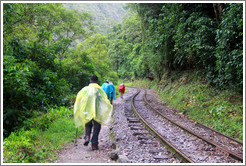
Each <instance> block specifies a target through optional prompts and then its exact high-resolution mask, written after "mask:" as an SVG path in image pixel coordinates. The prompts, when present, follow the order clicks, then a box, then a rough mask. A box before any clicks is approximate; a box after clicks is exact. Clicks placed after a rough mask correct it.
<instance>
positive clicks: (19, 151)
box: [3, 107, 83, 163]
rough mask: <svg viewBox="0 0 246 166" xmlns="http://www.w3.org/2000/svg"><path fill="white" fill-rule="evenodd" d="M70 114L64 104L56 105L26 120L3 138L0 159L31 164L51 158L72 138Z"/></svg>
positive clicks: (72, 129) (73, 136)
mask: <svg viewBox="0 0 246 166" xmlns="http://www.w3.org/2000/svg"><path fill="white" fill-rule="evenodd" d="M72 115H73V112H72V111H71V110H70V109H68V108H67V107H58V108H56V109H51V110H50V111H48V113H47V114H43V115H41V116H38V114H36V118H30V119H28V120H26V121H25V122H24V127H23V128H21V129H20V130H16V131H15V132H12V133H11V134H10V136H9V137H8V138H5V139H4V142H3V162H4V163H35V162H50V161H52V160H48V159H55V158H56V152H57V150H59V149H60V148H62V147H63V146H64V145H65V143H67V142H71V141H73V140H74V138H75V126H74V122H73V119H72V118H71V117H72ZM82 132H83V131H79V134H82Z"/></svg>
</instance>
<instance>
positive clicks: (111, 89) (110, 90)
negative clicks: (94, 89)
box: [101, 83, 116, 100]
mask: <svg viewBox="0 0 246 166" xmlns="http://www.w3.org/2000/svg"><path fill="white" fill-rule="evenodd" d="M101 87H102V89H103V90H104V92H105V93H106V94H107V96H108V99H109V100H110V99H111V94H112V95H113V96H112V97H113V99H114V100H115V97H116V95H115V87H114V85H113V84H109V83H103V84H102V86H101Z"/></svg>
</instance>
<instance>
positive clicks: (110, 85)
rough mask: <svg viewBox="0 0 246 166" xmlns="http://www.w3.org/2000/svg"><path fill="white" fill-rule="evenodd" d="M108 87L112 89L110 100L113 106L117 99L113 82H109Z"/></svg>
mask: <svg viewBox="0 0 246 166" xmlns="http://www.w3.org/2000/svg"><path fill="white" fill-rule="evenodd" d="M108 86H109V87H110V96H109V100H110V103H111V104H112V103H113V100H115V98H116V94H115V87H114V84H113V83H112V82H109V84H108Z"/></svg>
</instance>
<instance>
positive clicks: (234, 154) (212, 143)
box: [144, 90, 243, 162]
mask: <svg viewBox="0 0 246 166" xmlns="http://www.w3.org/2000/svg"><path fill="white" fill-rule="evenodd" d="M144 102H145V103H146V104H147V105H148V106H149V107H150V108H151V109H153V110H154V111H155V112H157V113H158V114H159V115H160V116H162V117H163V118H165V119H167V120H168V121H169V122H171V123H173V124H175V125H176V126H178V127H180V128H182V129H184V130H185V131H187V132H189V133H191V134H192V135H194V136H196V137H198V138H200V139H202V140H204V141H206V142H207V143H209V144H211V145H213V146H214V147H216V148H218V149H219V150H221V151H223V152H225V153H227V154H228V155H229V156H231V157H232V158H235V159H237V160H239V161H242V162H243V156H240V155H239V154H237V153H235V152H232V151H230V150H227V149H225V148H224V147H221V146H219V145H217V144H216V143H215V142H214V141H211V140H208V139H207V138H204V137H202V136H200V135H198V134H196V133H195V132H194V131H192V130H190V129H188V128H186V127H184V126H182V125H180V124H178V123H176V122H174V121H172V120H171V119H170V118H168V117H167V116H165V115H164V114H162V113H161V112H159V111H158V110H156V109H155V108H153V107H152V106H151V105H150V103H149V102H148V101H147V99H146V90H145V94H144Z"/></svg>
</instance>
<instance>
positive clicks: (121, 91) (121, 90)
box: [119, 82, 125, 99]
mask: <svg viewBox="0 0 246 166" xmlns="http://www.w3.org/2000/svg"><path fill="white" fill-rule="evenodd" d="M119 91H120V93H121V98H122V99H123V94H124V93H125V85H124V83H123V82H122V84H120V85H119Z"/></svg>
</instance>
